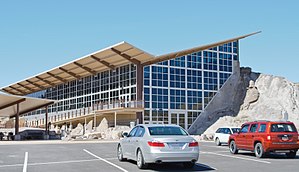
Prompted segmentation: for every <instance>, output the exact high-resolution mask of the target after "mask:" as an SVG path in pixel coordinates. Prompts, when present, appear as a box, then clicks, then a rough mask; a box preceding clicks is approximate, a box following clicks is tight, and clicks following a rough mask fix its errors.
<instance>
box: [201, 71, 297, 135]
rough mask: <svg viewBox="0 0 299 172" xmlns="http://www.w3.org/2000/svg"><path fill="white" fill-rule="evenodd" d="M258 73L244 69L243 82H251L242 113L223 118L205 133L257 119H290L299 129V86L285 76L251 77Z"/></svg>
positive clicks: (263, 75)
mask: <svg viewBox="0 0 299 172" xmlns="http://www.w3.org/2000/svg"><path fill="white" fill-rule="evenodd" d="M255 74H256V73H253V72H251V71H247V73H244V72H243V73H242V72H241V80H242V81H243V82H244V83H243V84H246V82H248V80H249V79H250V80H251V81H250V82H248V83H250V84H248V87H247V90H245V93H246V95H245V97H244V100H243V103H242V105H241V107H240V111H239V112H238V114H237V115H236V116H225V117H220V118H219V119H218V120H217V121H216V122H215V123H214V124H213V125H211V126H210V127H209V128H208V129H207V130H206V131H205V133H204V134H213V133H214V132H215V131H216V129H217V128H218V127H221V126H241V124H242V123H244V122H247V121H254V120H284V119H287V120H289V121H292V122H294V123H295V125H296V127H297V128H299V85H298V84H295V83H292V82H290V81H288V80H287V79H285V78H283V77H277V76H272V75H266V74H259V75H258V77H257V78H256V79H254V78H251V77H250V76H252V75H255ZM239 91H243V90H239Z"/></svg>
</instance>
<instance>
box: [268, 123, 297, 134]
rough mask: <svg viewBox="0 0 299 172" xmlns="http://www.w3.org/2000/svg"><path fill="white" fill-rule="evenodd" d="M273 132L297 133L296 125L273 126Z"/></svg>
mask: <svg viewBox="0 0 299 172" xmlns="http://www.w3.org/2000/svg"><path fill="white" fill-rule="evenodd" d="M271 132H297V130H296V127H295V126H294V124H272V125H271Z"/></svg>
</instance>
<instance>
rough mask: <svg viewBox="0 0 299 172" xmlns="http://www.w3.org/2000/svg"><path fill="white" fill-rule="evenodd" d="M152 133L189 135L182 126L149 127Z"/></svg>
mask: <svg viewBox="0 0 299 172" xmlns="http://www.w3.org/2000/svg"><path fill="white" fill-rule="evenodd" d="M148 130H149V133H150V135H153V136H160V135H177V136H186V135H188V134H187V133H186V132H185V131H184V130H183V129H181V128H180V127H148Z"/></svg>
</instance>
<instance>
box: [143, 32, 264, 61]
mask: <svg viewBox="0 0 299 172" xmlns="http://www.w3.org/2000/svg"><path fill="white" fill-rule="evenodd" d="M260 32H261V31H259V32H254V33H251V34H247V35H243V36H239V37H235V38H231V39H227V40H223V41H219V42H215V43H212V44H207V45H203V46H198V47H194V48H190V49H186V50H182V51H177V52H173V53H169V54H164V55H160V56H156V58H155V59H151V60H149V61H147V62H144V63H143V65H144V66H147V65H151V64H155V63H158V62H162V61H165V60H170V59H174V58H177V57H181V56H185V55H188V54H192V53H195V52H198V51H203V50H207V49H210V48H214V47H217V46H220V45H223V44H226V43H230V42H234V41H237V40H240V39H243V38H246V37H249V36H252V35H255V34H258V33H260Z"/></svg>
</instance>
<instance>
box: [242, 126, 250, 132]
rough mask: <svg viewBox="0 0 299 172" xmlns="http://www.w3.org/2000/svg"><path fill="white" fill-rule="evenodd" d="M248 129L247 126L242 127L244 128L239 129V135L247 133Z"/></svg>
mask: <svg viewBox="0 0 299 172" xmlns="http://www.w3.org/2000/svg"><path fill="white" fill-rule="evenodd" d="M248 127H249V124H247V125H244V126H243V127H242V128H241V133H247V132H248Z"/></svg>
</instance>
